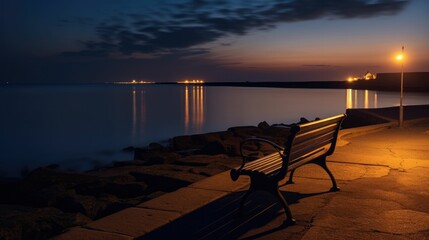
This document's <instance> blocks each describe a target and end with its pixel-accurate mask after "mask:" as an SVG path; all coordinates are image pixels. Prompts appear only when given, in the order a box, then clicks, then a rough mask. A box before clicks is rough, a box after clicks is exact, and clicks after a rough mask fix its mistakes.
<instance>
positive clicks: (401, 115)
mask: <svg viewBox="0 0 429 240" xmlns="http://www.w3.org/2000/svg"><path fill="white" fill-rule="evenodd" d="M396 59H397V60H398V61H401V95H400V97H399V127H400V128H401V127H403V125H404V106H403V105H402V100H403V98H404V46H402V53H401V55H398V56H397V57H396Z"/></svg>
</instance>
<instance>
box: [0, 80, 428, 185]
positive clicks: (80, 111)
mask: <svg viewBox="0 0 429 240" xmlns="http://www.w3.org/2000/svg"><path fill="white" fill-rule="evenodd" d="M398 95H399V94H397V93H394V92H376V91H367V90H362V91H361V90H352V89H347V90H344V89H279V88H242V87H203V86H198V85H187V86H184V85H180V86H175V85H174V86H171V85H161V86H160V85H137V86H134V85H133V86H118V85H115V86H111V85H92V86H88V85H87V86H43V87H2V88H0V112H1V118H0V130H1V134H0V176H1V175H8V174H9V175H10V174H11V173H14V174H15V175H16V173H17V172H18V171H19V169H20V168H21V167H22V166H29V167H30V168H34V167H37V166H40V165H46V164H50V163H58V164H60V165H62V166H65V167H67V168H74V169H85V168H86V169H88V168H91V167H93V166H94V164H99V163H103V162H110V161H112V160H127V159H131V158H132V154H124V153H121V152H120V149H122V148H124V147H127V146H145V145H147V144H148V143H150V142H153V141H163V140H167V139H169V138H171V137H173V136H177V135H183V134H195V133H203V132H211V131H223V130H226V129H227V128H229V127H231V126H243V125H257V124H258V123H259V122H261V121H267V122H268V123H269V124H273V123H291V122H296V121H298V120H299V118H300V117H306V118H308V119H314V118H315V117H321V118H323V117H328V116H332V115H335V114H339V113H343V112H345V109H346V108H376V107H389V106H397V105H398V104H399V96H398ZM404 103H405V105H412V104H428V103H429V96H427V94H418V93H406V94H405V97H404Z"/></svg>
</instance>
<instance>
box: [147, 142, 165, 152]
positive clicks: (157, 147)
mask: <svg viewBox="0 0 429 240" xmlns="http://www.w3.org/2000/svg"><path fill="white" fill-rule="evenodd" d="M148 149H149V150H151V151H163V150H164V146H162V145H161V144H159V143H150V144H149V146H148Z"/></svg>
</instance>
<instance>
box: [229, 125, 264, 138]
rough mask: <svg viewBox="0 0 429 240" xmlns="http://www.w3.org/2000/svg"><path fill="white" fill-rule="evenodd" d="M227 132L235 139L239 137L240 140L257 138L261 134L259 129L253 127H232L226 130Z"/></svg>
mask: <svg viewBox="0 0 429 240" xmlns="http://www.w3.org/2000/svg"><path fill="white" fill-rule="evenodd" d="M228 131H231V132H232V133H233V134H234V136H235V137H241V138H249V137H254V136H259V135H261V133H262V131H261V129H260V128H258V127H253V126H245V127H232V128H228Z"/></svg>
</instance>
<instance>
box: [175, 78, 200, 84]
mask: <svg viewBox="0 0 429 240" xmlns="http://www.w3.org/2000/svg"><path fill="white" fill-rule="evenodd" d="M177 83H180V84H203V83H204V81H203V80H200V79H193V80H188V79H186V80H185V81H178V82H177Z"/></svg>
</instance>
